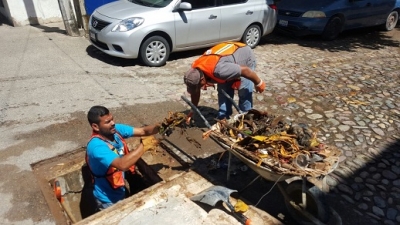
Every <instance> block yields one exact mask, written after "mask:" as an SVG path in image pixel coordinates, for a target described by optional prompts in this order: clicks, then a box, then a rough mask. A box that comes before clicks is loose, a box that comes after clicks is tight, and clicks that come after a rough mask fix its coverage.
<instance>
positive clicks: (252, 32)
mask: <svg viewBox="0 0 400 225" xmlns="http://www.w3.org/2000/svg"><path fill="white" fill-rule="evenodd" d="M260 40H261V29H260V27H259V26H258V25H251V26H249V27H248V28H247V29H246V30H245V31H244V33H243V36H242V40H241V41H242V42H243V43H245V44H247V45H248V46H249V47H250V48H255V47H256V46H257V45H258V43H259V42H260Z"/></svg>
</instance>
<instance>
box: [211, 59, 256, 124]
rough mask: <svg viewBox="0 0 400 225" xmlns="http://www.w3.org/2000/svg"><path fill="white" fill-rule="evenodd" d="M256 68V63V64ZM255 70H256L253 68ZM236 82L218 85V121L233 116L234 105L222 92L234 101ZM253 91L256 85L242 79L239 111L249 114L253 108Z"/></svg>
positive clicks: (239, 91)
mask: <svg viewBox="0 0 400 225" xmlns="http://www.w3.org/2000/svg"><path fill="white" fill-rule="evenodd" d="M253 65H254V67H255V62H254V64H253ZM251 69H252V70H254V69H255V68H251ZM233 83H234V81H230V82H227V83H224V84H218V85H217V91H218V106H219V110H218V117H217V118H218V119H223V118H229V117H230V116H231V115H232V103H231V101H230V100H229V99H228V98H227V97H225V95H224V94H223V93H222V92H221V91H220V90H221V89H223V90H224V91H225V92H226V93H227V94H228V95H229V96H230V97H231V98H232V99H234V94H235V90H234V89H233V88H232V84H233ZM253 90H254V83H253V82H252V81H251V80H249V79H246V78H244V77H241V78H240V87H239V90H238V95H239V104H238V105H239V109H240V110H241V111H242V112H247V111H249V110H250V109H252V108H253Z"/></svg>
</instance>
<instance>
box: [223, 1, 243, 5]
mask: <svg viewBox="0 0 400 225" xmlns="http://www.w3.org/2000/svg"><path fill="white" fill-rule="evenodd" d="M245 2H247V0H222V5H233V4H240V3H245Z"/></svg>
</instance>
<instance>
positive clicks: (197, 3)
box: [185, 0, 216, 10]
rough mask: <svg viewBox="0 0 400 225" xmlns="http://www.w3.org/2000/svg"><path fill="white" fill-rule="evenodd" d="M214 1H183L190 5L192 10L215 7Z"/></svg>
mask: <svg viewBox="0 0 400 225" xmlns="http://www.w3.org/2000/svg"><path fill="white" fill-rule="evenodd" d="M215 1H216V0H185V2H188V3H190V4H191V5H192V10H196V9H202V8H209V7H214V6H215Z"/></svg>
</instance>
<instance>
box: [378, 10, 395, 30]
mask: <svg viewBox="0 0 400 225" xmlns="http://www.w3.org/2000/svg"><path fill="white" fill-rule="evenodd" d="M398 21H399V13H398V12H397V11H393V12H391V13H389V15H388V16H387V18H386V23H385V24H383V27H382V28H383V29H384V30H386V31H391V30H393V29H394V28H395V27H396V25H397V22H398Z"/></svg>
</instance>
